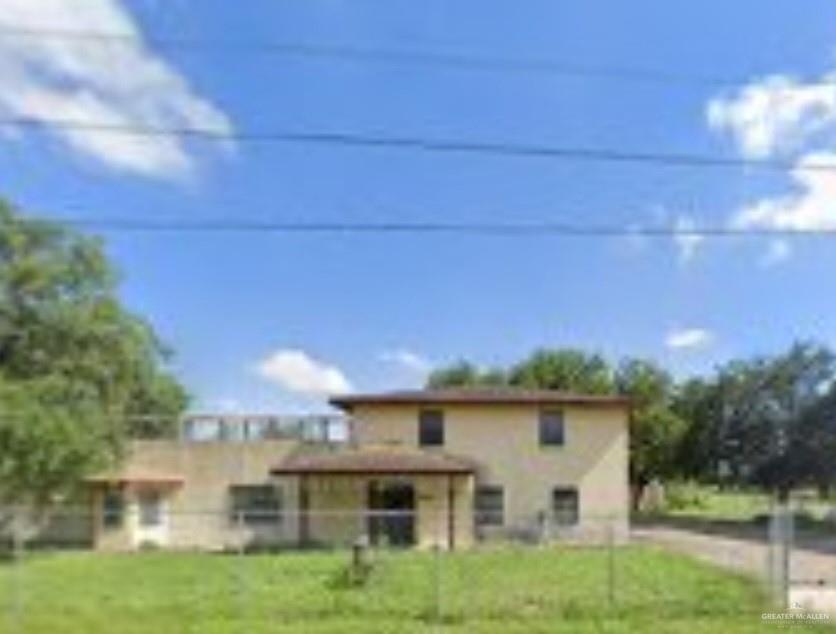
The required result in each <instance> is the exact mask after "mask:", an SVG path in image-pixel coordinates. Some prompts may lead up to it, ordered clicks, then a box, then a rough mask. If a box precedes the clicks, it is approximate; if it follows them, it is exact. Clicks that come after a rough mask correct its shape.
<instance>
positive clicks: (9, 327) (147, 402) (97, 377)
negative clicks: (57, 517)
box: [0, 201, 187, 503]
mask: <svg viewBox="0 0 836 634" xmlns="http://www.w3.org/2000/svg"><path fill="white" fill-rule="evenodd" d="M116 281H117V280H116V276H115V274H114V272H113V269H112V267H111V265H110V264H109V262H108V261H107V258H106V257H105V254H104V250H103V247H102V244H101V242H100V241H98V240H96V239H92V238H89V237H86V236H83V235H80V234H79V233H77V232H75V231H72V230H69V229H67V228H64V227H62V226H59V225H56V224H53V223H47V222H43V221H39V220H38V221H36V220H33V219H30V218H27V217H26V216H24V215H22V214H21V213H19V212H17V211H16V210H15V209H13V208H12V207H11V206H10V205H8V204H6V203H3V202H1V201H0V501H3V500H5V501H10V500H11V501H17V502H23V501H25V502H35V503H46V502H48V501H49V500H50V499H52V498H53V497H55V496H56V495H58V494H61V493H63V492H64V491H66V490H68V489H71V488H73V487H74V486H75V485H77V483H78V482H79V481H80V480H81V479H82V478H83V477H84V476H85V475H86V474H88V473H90V472H91V471H92V470H95V469H100V468H102V467H103V466H105V465H108V464H111V463H113V462H114V461H116V460H118V459H119V457H120V456H121V455H122V452H123V450H124V448H125V444H126V442H127V440H128V439H129V438H131V437H133V436H136V435H141V434H165V433H168V432H170V431H171V430H172V428H173V426H174V425H175V421H176V417H177V416H178V415H179V414H180V413H181V412H182V411H183V409H184V407H185V405H186V401H187V398H186V393H185V391H184V390H183V388H182V387H181V386H180V384H179V383H178V382H177V381H176V380H175V379H174V378H173V376H171V375H170V374H169V373H168V372H167V371H166V370H165V366H166V360H167V356H168V352H167V350H166V349H165V348H164V347H163V346H162V345H161V343H160V342H159V340H158V339H157V337H156V336H155V334H154V332H153V331H152V329H151V328H150V327H149V325H148V324H147V323H146V322H144V321H143V320H142V319H140V318H139V317H137V316H135V315H134V314H132V313H130V312H129V311H128V310H126V309H125V307H124V306H123V305H122V304H121V303H120V301H119V299H118V296H117V289H116Z"/></svg>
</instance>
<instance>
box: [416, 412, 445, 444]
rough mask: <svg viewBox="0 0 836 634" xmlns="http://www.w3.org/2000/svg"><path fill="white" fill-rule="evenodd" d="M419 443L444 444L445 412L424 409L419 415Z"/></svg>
mask: <svg viewBox="0 0 836 634" xmlns="http://www.w3.org/2000/svg"><path fill="white" fill-rule="evenodd" d="M418 444H419V445H421V446H422V447H440V446H442V445H444V412H442V411H441V410H437V409H434V410H422V411H421V413H420V414H419V415H418Z"/></svg>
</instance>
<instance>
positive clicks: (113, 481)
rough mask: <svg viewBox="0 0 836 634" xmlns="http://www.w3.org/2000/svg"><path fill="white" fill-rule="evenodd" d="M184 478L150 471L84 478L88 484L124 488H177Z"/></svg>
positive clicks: (99, 474) (115, 473)
mask: <svg viewBox="0 0 836 634" xmlns="http://www.w3.org/2000/svg"><path fill="white" fill-rule="evenodd" d="M184 481H185V478H184V477H183V476H182V475H179V474H176V473H165V472H160V471H152V470H129V471H121V472H112V473H111V472H105V473H98V474H95V475H92V476H89V477H87V478H85V482H87V483H88V484H94V485H95V484H98V485H109V486H125V485H156V486H167V487H179V486H182V485H183V482H184Z"/></svg>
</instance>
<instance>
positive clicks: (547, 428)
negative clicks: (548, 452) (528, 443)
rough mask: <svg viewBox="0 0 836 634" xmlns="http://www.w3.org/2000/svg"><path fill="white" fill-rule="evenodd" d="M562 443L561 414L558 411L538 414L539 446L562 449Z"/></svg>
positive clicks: (563, 439)
mask: <svg viewBox="0 0 836 634" xmlns="http://www.w3.org/2000/svg"><path fill="white" fill-rule="evenodd" d="M564 441H565V438H564V433H563V412H561V411H559V410H546V411H542V412H540V446H541V447H562V446H563V443H564Z"/></svg>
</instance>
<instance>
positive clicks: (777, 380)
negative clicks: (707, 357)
mask: <svg viewBox="0 0 836 634" xmlns="http://www.w3.org/2000/svg"><path fill="white" fill-rule="evenodd" d="M835 370H836V357H834V354H833V352H832V351H830V350H829V349H827V348H826V347H824V346H820V345H817V344H813V343H796V344H795V345H793V346H792V347H791V348H790V350H788V351H787V352H786V353H784V354H782V355H778V356H775V357H763V358H757V359H753V360H750V361H745V362H741V361H737V362H733V363H731V364H729V365H727V366H726V367H724V368H722V369H721V370H720V372H719V378H718V390H719V399H720V402H721V405H722V411H721V413H720V415H719V417H718V421H717V424H718V426H719V430H718V434H717V443H718V447H719V448H720V452H721V455H722V457H723V460H725V461H726V462H727V464H728V465H729V467H730V471H731V473H732V477H733V478H735V479H736V480H739V481H742V482H749V483H754V484H757V485H760V486H763V487H765V488H769V489H772V490H774V491H776V493H777V494H778V496H779V498H781V499H786V498H787V497H788V495H789V492H790V490H791V489H792V488H793V487H796V486H799V485H802V484H809V483H813V482H819V483H820V481H821V478H822V470H821V469H820V468H817V466H816V465H817V464H820V463H823V462H825V463H826V462H828V461H832V454H830V455H828V454H827V451H826V447H827V446H828V443H829V439H832V437H833V436H832V435H833V433H834V430H833V428H832V424H831V423H830V422H828V420H829V419H828V417H827V416H828V414H827V412H829V411H830V410H829V405H828V401H827V400H826V396H825V395H826V393H827V390H828V388H830V387H831V386H832V384H833V377H834V371H835ZM812 438H817V441H816V443H815V444H812V443H811V439H812Z"/></svg>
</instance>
